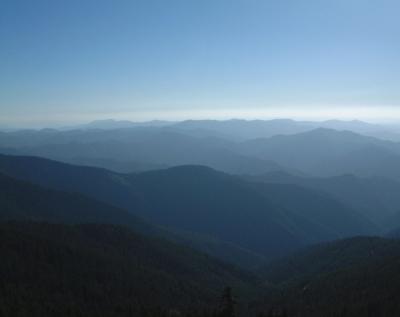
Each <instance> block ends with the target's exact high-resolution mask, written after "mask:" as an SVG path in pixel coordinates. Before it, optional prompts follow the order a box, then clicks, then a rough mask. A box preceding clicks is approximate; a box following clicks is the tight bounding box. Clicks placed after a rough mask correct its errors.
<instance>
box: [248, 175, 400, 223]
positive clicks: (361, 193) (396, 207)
mask: <svg viewBox="0 0 400 317" xmlns="http://www.w3.org/2000/svg"><path fill="white" fill-rule="evenodd" d="M245 179H249V180H252V181H260V182H266V183H283V184H296V185H299V186H302V187H306V188H311V189H314V190H319V191H324V192H326V193H328V194H329V195H331V196H332V197H334V198H336V199H337V200H339V201H342V202H344V203H345V204H346V205H348V206H351V207H352V208H353V209H355V210H357V211H358V212H359V213H361V214H363V215H364V216H366V217H367V218H368V219H370V220H371V221H373V222H374V223H375V224H377V225H378V226H380V227H381V228H382V229H383V230H389V229H390V228H393V225H395V223H393V221H391V219H392V218H393V216H394V215H395V214H396V213H397V212H398V211H400V196H399V192H400V183H399V182H397V181H395V180H391V179H388V178H382V177H369V178H360V177H356V176H354V175H341V176H335V177H324V178H319V177H315V178H312V177H299V176H294V175H290V174H287V173H282V172H277V173H268V174H264V175H259V176H251V177H245Z"/></svg>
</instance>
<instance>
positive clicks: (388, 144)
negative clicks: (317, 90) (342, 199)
mask: <svg viewBox="0 0 400 317" xmlns="http://www.w3.org/2000/svg"><path fill="white" fill-rule="evenodd" d="M293 125H299V126H301V127H302V128H300V129H293V131H292V132H290V130H291V127H292V126H293ZM354 125H357V126H358V127H359V128H358V129H353V130H354V131H357V132H360V133H367V134H368V131H369V132H371V131H374V129H375V128H377V127H375V126H373V125H371V126H370V125H368V124H365V125H363V124H362V123H357V124H356V123H346V122H330V123H326V124H320V126H323V127H333V128H336V129H346V128H348V129H352V126H354ZM285 126H287V128H284V127H285ZM317 126H318V125H317ZM123 127H124V128H121V129H80V130H70V131H57V130H48V129H47V130H40V131H17V132H8V133H0V152H2V153H8V154H20V155H37V156H41V157H46V158H51V159H56V160H60V161H64V162H68V163H73V164H82V165H89V166H98V167H105V168H107V169H112V170H114V171H118V172H133V171H135V172H138V171H144V170H153V169H159V168H165V167H168V166H177V165H204V166H208V167H211V168H214V169H217V170H220V171H223V172H227V173H233V174H251V175H257V174H262V173H266V172H271V171H286V172H290V173H291V174H297V175H311V176H335V175H341V174H354V175H357V176H362V177H370V176H380V177H387V178H392V179H396V180H399V179H400V163H399V161H400V143H398V142H393V141H388V140H384V139H382V138H374V137H371V136H366V135H362V134H358V133H355V132H351V131H339V130H335V129H327V128H317V129H313V128H315V126H313V125H307V124H306V125H304V123H300V122H296V123H293V122H291V121H290V120H281V121H273V122H268V123H266V122H264V121H260V122H258V121H244V122H242V121H240V120H238V121H225V122H218V121H210V122H208V121H206V122H202V121H188V122H182V123H177V124H170V125H168V126H161V127H160V126H151V125H150V126H137V125H136V126H133V127H131V128H127V127H126V125H123ZM268 127H269V128H268ZM274 127H275V128H274ZM363 127H364V128H363ZM235 129H236V130H237V133H236V134H237V135H241V134H243V135H246V133H247V134H248V137H246V138H245V140H240V138H239V139H238V138H235V137H232V136H231V134H232V133H233V131H235ZM268 129H269V130H268ZM377 129H378V128H377ZM257 131H258V132H257ZM263 131H264V132H263ZM279 131H281V132H279ZM285 131H286V132H285ZM280 133H283V134H280ZM369 135H374V133H369ZM392 139H393V138H392ZM394 139H396V138H394ZM396 140H399V139H398V138H397V139H396Z"/></svg>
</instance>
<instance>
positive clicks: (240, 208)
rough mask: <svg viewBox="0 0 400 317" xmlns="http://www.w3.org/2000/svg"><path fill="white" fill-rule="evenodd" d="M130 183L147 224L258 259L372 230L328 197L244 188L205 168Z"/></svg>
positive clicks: (171, 171) (174, 170)
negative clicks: (205, 238)
mask: <svg viewBox="0 0 400 317" xmlns="http://www.w3.org/2000/svg"><path fill="white" fill-rule="evenodd" d="M130 181H131V183H132V184H133V186H134V187H135V188H137V190H138V196H140V197H142V198H143V207H142V208H139V210H145V215H144V214H143V217H146V219H149V220H150V221H152V222H155V223H159V224H162V225H165V226H169V227H173V228H183V229H185V230H190V231H195V232H204V233H207V234H211V235H216V236H217V237H219V238H221V239H223V240H227V241H231V242H234V243H236V244H239V245H241V246H243V247H246V248H249V249H252V250H255V251H257V252H261V253H263V254H273V255H279V254H284V253H285V252H288V251H290V250H293V247H291V246H295V247H298V246H299V245H304V244H309V243H313V242H316V241H322V240H328V239H332V238H338V237H346V236H351V235H354V234H368V233H371V232H374V230H375V228H374V226H373V225H372V224H371V223H370V222H368V221H367V220H366V219H365V218H364V217H362V216H361V215H358V214H357V213H356V212H355V211H353V210H351V208H348V207H346V206H345V205H344V204H341V203H338V202H337V201H335V200H334V199H332V198H331V197H328V195H324V194H320V193H315V192H312V191H310V190H306V189H301V188H297V187H296V188H292V187H289V188H288V187H287V186H281V185H271V186H266V185H263V184H254V183H247V182H243V181H240V179H239V178H237V177H232V176H229V175H226V174H222V173H218V172H216V171H213V170H210V169H208V168H204V167H193V166H184V167H177V168H171V169H168V170H163V171H154V172H146V173H141V174H138V175H134V176H132V177H131V180H130ZM343 223H346V225H343ZM238 232H240V233H241V234H240V236H238V234H237V233H238ZM293 239H296V240H297V241H296V242H295V241H293ZM276 241H279V245H278V244H277V243H276Z"/></svg>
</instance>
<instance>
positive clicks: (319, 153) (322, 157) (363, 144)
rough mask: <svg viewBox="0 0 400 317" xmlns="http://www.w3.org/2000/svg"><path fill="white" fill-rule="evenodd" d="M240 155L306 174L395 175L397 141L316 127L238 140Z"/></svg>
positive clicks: (397, 153)
mask: <svg viewBox="0 0 400 317" xmlns="http://www.w3.org/2000/svg"><path fill="white" fill-rule="evenodd" d="M238 152H240V153H242V154H243V155H248V156H255V157H258V158H261V159H269V160H273V161H276V162H277V163H279V164H281V165H282V166H286V167H289V168H294V169H297V170H300V171H303V172H305V173H308V174H310V175H315V176H332V175H338V174H344V173H357V175H360V176H371V175H374V176H386V177H392V178H398V177H399V175H400V172H399V171H400V167H399V164H398V163H396V162H398V161H399V159H400V156H399V153H400V144H399V143H396V142H390V141H383V140H379V139H375V138H372V137H366V136H362V135H359V134H356V133H353V132H349V131H336V130H330V129H316V130H312V131H308V132H304V133H299V134H296V135H289V136H284V135H281V136H274V137H271V138H269V139H256V140H250V141H246V142H242V143H241V144H240V145H238Z"/></svg>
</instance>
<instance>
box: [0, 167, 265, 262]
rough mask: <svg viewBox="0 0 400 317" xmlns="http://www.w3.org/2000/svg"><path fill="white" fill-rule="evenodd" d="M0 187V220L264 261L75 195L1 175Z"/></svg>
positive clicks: (231, 259) (234, 259)
mask: <svg viewBox="0 0 400 317" xmlns="http://www.w3.org/2000/svg"><path fill="white" fill-rule="evenodd" d="M51 163H54V162H50V164H51ZM78 170H80V168H78ZM67 171H68V169H67ZM98 172H99V173H100V172H102V170H100V171H98ZM82 175H83V176H85V174H82ZM53 176H56V175H53ZM0 185H1V189H2V191H1V192H0V220H23V221H26V220H32V221H46V222H51V223H104V224H118V225H124V226H128V227H129V228H131V229H133V230H135V232H139V233H142V234H145V235H148V236H152V237H161V238H164V239H168V240H170V241H173V242H175V243H179V244H182V245H186V246H190V247H192V248H195V249H197V250H201V251H202V252H205V253H207V254H210V255H212V256H215V257H218V258H221V259H223V260H225V261H228V262H229V263H234V264H236V265H239V266H242V267H246V268H254V267H256V266H258V265H260V264H261V263H262V262H263V261H265V259H264V257H263V256H261V255H258V254H256V253H255V252H250V251H249V250H246V249H244V248H239V247H238V246H236V245H234V244H232V243H228V242H225V241H220V240H218V239H216V238H211V237H208V236H203V235H201V234H193V233H191V232H183V231H180V232H179V234H178V232H177V231H175V232H171V231H169V230H166V229H164V228H161V227H158V226H154V225H150V224H148V223H146V222H145V221H143V220H141V219H140V218H138V217H136V216H135V215H134V214H133V213H132V212H127V211H125V210H123V209H120V208H118V207H114V206H112V205H110V204H107V203H103V202H100V201H97V200H94V199H93V198H89V197H86V196H84V195H82V194H79V193H69V192H62V191H58V190H52V189H46V188H42V187H40V186H38V185H33V184H30V183H26V182H24V181H20V180H16V179H13V178H10V177H9V176H5V175H3V174H0ZM111 185H112V184H111Z"/></svg>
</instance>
